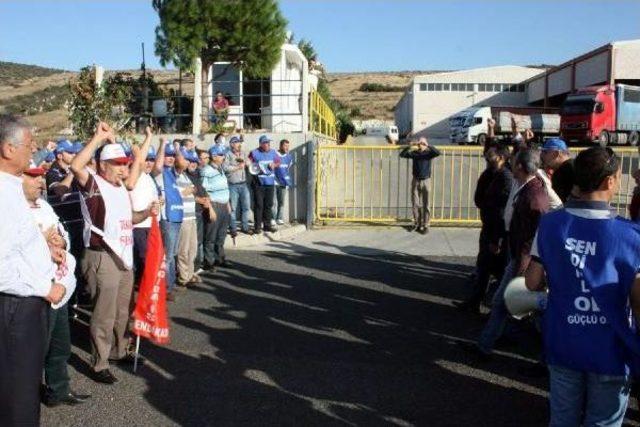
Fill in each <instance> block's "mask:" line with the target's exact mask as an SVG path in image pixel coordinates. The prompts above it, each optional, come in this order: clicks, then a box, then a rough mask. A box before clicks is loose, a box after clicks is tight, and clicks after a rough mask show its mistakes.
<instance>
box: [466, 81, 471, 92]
mask: <svg viewBox="0 0 640 427" xmlns="http://www.w3.org/2000/svg"><path fill="white" fill-rule="evenodd" d="M466 86H467V87H466V90H467V92H473V83H467V85H466Z"/></svg>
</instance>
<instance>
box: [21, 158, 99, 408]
mask: <svg viewBox="0 0 640 427" xmlns="http://www.w3.org/2000/svg"><path fill="white" fill-rule="evenodd" d="M45 173H46V171H45V169H43V168H40V167H37V166H36V165H35V163H33V161H32V163H31V165H30V166H29V169H27V170H25V171H24V173H23V175H22V188H23V190H24V195H25V197H26V199H27V203H29V207H30V208H31V213H32V214H33V218H34V219H35V221H36V224H37V225H38V227H40V230H41V231H42V232H43V233H44V236H45V238H46V240H47V244H48V245H49V250H50V251H51V253H52V254H53V258H54V260H56V262H53V268H54V269H55V278H56V280H57V281H58V282H59V283H61V284H62V285H64V287H65V289H66V292H65V296H64V298H63V299H62V301H60V302H59V303H58V304H51V308H50V309H49V340H48V343H49V344H48V346H47V351H46V357H45V360H44V381H45V392H44V394H43V396H42V398H43V402H44V404H45V405H47V406H49V407H53V406H58V405H77V404H80V403H83V402H84V401H86V400H87V399H88V398H89V397H91V396H90V395H86V394H85V395H83V394H79V393H75V392H73V391H72V390H71V389H70V387H69V373H68V371H67V363H68V362H69V357H70V356H71V334H70V331H69V314H68V308H67V307H68V304H67V303H68V301H69V298H70V297H71V295H72V294H73V291H74V289H75V287H76V277H75V274H74V271H75V265H76V260H75V257H74V256H73V255H71V253H70V252H69V251H70V247H71V246H70V239H69V233H68V232H67V230H65V228H64V227H63V225H62V223H61V222H60V217H58V215H57V214H56V213H55V211H54V210H53V208H52V207H51V205H50V204H49V203H48V202H47V201H46V200H44V199H43V198H42V193H43V189H44V188H45V180H44V175H45Z"/></svg>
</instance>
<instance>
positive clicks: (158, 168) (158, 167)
mask: <svg viewBox="0 0 640 427" xmlns="http://www.w3.org/2000/svg"><path fill="white" fill-rule="evenodd" d="M164 146H165V141H164V138H160V145H159V146H158V154H156V162H155V163H154V165H153V169H152V170H151V176H154V177H155V176H158V175H160V174H161V173H162V168H163V167H164Z"/></svg>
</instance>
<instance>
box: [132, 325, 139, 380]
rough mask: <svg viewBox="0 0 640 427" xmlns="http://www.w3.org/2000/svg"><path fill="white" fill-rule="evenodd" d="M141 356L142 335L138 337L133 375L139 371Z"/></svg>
mask: <svg viewBox="0 0 640 427" xmlns="http://www.w3.org/2000/svg"><path fill="white" fill-rule="evenodd" d="M139 355H140V335H136V355H135V358H134V359H133V373H134V374H135V372H136V370H137V369H138V356H139Z"/></svg>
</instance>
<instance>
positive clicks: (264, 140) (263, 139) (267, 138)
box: [258, 135, 272, 144]
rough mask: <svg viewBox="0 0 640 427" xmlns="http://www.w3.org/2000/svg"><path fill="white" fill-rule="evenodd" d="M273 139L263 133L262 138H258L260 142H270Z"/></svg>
mask: <svg viewBox="0 0 640 427" xmlns="http://www.w3.org/2000/svg"><path fill="white" fill-rule="evenodd" d="M271 141H272V140H271V138H269V137H268V136H267V135H261V136H260V139H258V143H259V144H268V143H270V142H271Z"/></svg>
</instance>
